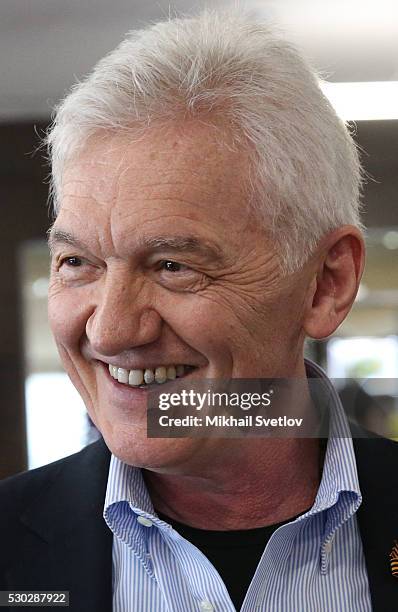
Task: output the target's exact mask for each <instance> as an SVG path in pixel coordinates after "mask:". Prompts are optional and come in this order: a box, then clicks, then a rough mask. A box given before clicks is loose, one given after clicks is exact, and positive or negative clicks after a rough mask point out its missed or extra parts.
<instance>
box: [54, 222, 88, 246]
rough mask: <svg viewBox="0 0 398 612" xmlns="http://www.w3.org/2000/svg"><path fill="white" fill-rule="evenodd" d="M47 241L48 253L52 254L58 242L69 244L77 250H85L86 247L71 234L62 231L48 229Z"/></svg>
mask: <svg viewBox="0 0 398 612" xmlns="http://www.w3.org/2000/svg"><path fill="white" fill-rule="evenodd" d="M47 241H48V247H49V249H50V252H53V250H54V247H55V245H56V244H57V243H58V242H62V243H64V244H70V245H71V246H74V247H76V248H78V249H83V250H87V247H86V246H85V245H84V243H83V242H81V241H80V240H79V239H78V238H76V237H75V236H74V235H73V234H70V233H69V232H65V231H64V230H59V229H54V228H50V229H49V230H48V231H47Z"/></svg>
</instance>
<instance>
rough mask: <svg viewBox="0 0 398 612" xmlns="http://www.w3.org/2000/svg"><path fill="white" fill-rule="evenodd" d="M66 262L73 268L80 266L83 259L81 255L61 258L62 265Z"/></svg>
mask: <svg viewBox="0 0 398 612" xmlns="http://www.w3.org/2000/svg"><path fill="white" fill-rule="evenodd" d="M65 264H66V265H67V266H70V267H71V268H78V267H79V266H81V265H82V260H81V259H80V257H65V258H64V259H61V261H60V265H61V266H62V265H65Z"/></svg>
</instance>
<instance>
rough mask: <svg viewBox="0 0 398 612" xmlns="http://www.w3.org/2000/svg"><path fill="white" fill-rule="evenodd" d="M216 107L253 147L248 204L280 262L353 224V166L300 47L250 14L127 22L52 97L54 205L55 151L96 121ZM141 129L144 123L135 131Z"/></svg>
mask: <svg viewBox="0 0 398 612" xmlns="http://www.w3.org/2000/svg"><path fill="white" fill-rule="evenodd" d="M187 117H198V119H201V120H203V118H209V117H212V118H214V119H217V117H222V118H223V121H226V122H227V124H228V126H229V131H230V133H231V134H232V135H233V138H234V139H235V141H236V142H237V143H239V146H240V147H246V150H248V151H249V152H250V155H251V171H250V177H248V185H250V190H251V191H250V197H248V201H249V206H252V207H253V209H254V210H255V211H257V213H260V215H261V218H262V221H263V222H264V227H265V228H266V229H268V231H269V232H270V233H271V235H272V237H273V239H274V240H275V241H276V244H277V248H278V251H279V254H280V259H281V265H282V268H283V269H284V271H285V272H286V273H290V272H293V271H294V270H296V269H297V268H299V267H300V266H302V265H303V263H304V262H305V261H306V259H307V258H308V257H309V255H310V254H311V253H312V251H313V249H314V248H315V247H316V245H317V244H318V242H319V240H320V239H321V238H322V236H324V235H325V234H326V233H327V232H329V231H331V230H332V229H335V228H337V227H339V226H342V225H345V224H353V225H355V226H357V227H359V228H361V227H362V225H361V222H360V219H359V212H360V191H361V177H362V173H361V167H360V163H359V160H358V154H357V149H356V146H355V144H354V142H353V140H352V138H351V136H350V134H349V132H348V130H347V128H346V126H345V125H344V123H343V122H342V121H341V120H340V119H339V118H338V117H337V115H336V113H335V111H334V110H333V108H332V107H331V105H330V103H329V101H328V100H327V99H326V98H325V96H324V95H323V94H322V92H321V90H320V88H319V84H318V78H317V76H316V74H315V73H314V71H313V70H312V69H311V68H310V67H309V65H308V64H307V63H306V61H305V60H304V59H303V58H302V56H301V54H300V53H299V52H298V51H297V49H295V47H294V46H292V45H291V44H290V43H288V42H286V41H285V40H284V39H283V38H282V37H281V36H279V35H278V34H277V33H276V32H275V30H274V29H273V28H271V27H270V26H269V25H268V24H266V23H264V22H262V21H260V20H258V18H254V17H252V16H250V15H248V14H245V13H241V12H236V11H235V10H233V11H226V12H217V11H208V10H207V11H204V12H203V13H201V14H200V15H199V16H196V17H191V18H176V19H171V20H169V21H165V22H161V23H157V24H155V25H152V26H151V27H148V28H147V29H144V30H139V31H133V32H130V33H129V34H128V35H127V36H126V38H125V40H124V41H123V42H122V43H121V44H120V45H119V46H118V47H117V48H116V49H115V50H114V51H112V52H111V53H109V55H107V56H106V57H104V58H103V59H102V60H101V61H100V62H99V63H98V64H97V65H96V67H95V68H94V70H93V72H92V73H91V74H90V75H89V76H88V77H87V78H86V79H85V80H84V81H83V82H81V83H78V84H77V85H75V86H74V87H73V89H72V91H71V93H70V94H69V95H68V96H67V97H66V98H65V99H64V100H63V102H62V103H61V104H60V105H59V106H58V108H57V110H56V114H55V118H54V121H53V124H52V125H51V127H50V129H49V132H48V134H47V144H48V146H49V151H50V158H51V163H52V171H53V182H52V195H53V199H54V211H55V214H57V212H58V209H59V191H60V184H61V181H62V172H63V168H64V166H65V163H66V162H67V161H68V160H69V159H70V158H71V157H73V156H74V155H76V153H77V152H78V151H79V150H81V148H82V147H83V146H84V145H85V143H87V140H88V138H89V137H90V136H91V135H93V134H95V133H97V132H99V131H103V130H107V131H109V130H112V131H113V130H123V131H124V132H126V131H131V134H132V136H133V134H134V131H137V129H138V130H144V131H145V129H146V128H147V127H148V126H150V125H153V124H154V122H156V123H157V124H159V125H162V123H164V124H166V123H168V122H170V121H171V122H174V121H178V120H181V119H184V118H187ZM141 133H142V132H141Z"/></svg>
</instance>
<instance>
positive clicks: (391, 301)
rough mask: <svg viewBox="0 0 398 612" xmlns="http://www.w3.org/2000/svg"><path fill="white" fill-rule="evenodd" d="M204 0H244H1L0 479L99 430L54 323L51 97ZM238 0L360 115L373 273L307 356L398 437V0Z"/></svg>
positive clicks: (374, 424) (379, 427)
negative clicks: (145, 29)
mask: <svg viewBox="0 0 398 612" xmlns="http://www.w3.org/2000/svg"><path fill="white" fill-rule="evenodd" d="M205 4H206V5H207V6H212V7H216V6H222V5H224V6H225V5H226V6H228V5H230V6H231V5H235V4H236V2H233V1H232V2H221V1H220V2H217V1H213V2H207V3H204V2H198V1H196V2H190V1H187V0H185V1H174V2H173V3H172V4H171V8H169V5H170V3H169V1H166V0H156V1H152V0H146V1H145V2H144V1H142V0H112V2H109V0H1V2H0V83H1V86H0V176H1V178H0V194H1V195H0V202H1V212H2V216H1V226H0V266H1V283H0V312H1V316H0V338H1V342H0V366H1V368H0V373H1V374H0V376H1V378H0V393H1V404H0V478H3V477H5V476H8V475H10V474H13V473H16V472H18V471H21V470H23V469H26V468H27V467H29V468H32V467H37V466H39V465H43V464H45V463H48V462H49V461H52V460H55V459H58V458H60V457H62V456H65V455H67V454H70V453H72V452H74V451H76V450H79V449H80V448H82V447H83V446H84V445H85V444H87V443H88V442H89V441H90V440H92V439H94V438H95V435H96V433H95V431H93V429H92V427H90V424H89V422H88V419H87V416H86V413H85V409H84V406H83V405H82V402H81V400H80V398H79V396H78V394H77V392H76V391H75V389H74V388H73V386H72V384H71V383H70V382H69V380H68V379H67V377H66V375H65V374H64V373H63V371H62V367H61V364H60V361H59V358H58V356H57V353H56V349H55V346H54V343H53V341H52V338H51V335H50V332H49V329H48V324H47V312H46V297H47V286H48V267H49V259H48V253H47V247H46V242H45V232H46V230H47V229H48V227H49V225H50V223H51V218H50V215H49V213H48V208H47V180H46V179H47V176H48V171H49V169H48V167H47V165H46V162H45V159H44V157H43V154H42V153H41V152H37V148H38V146H39V144H40V137H41V136H42V135H43V133H44V130H45V129H46V126H47V125H48V122H49V120H50V116H51V111H52V107H53V106H54V104H56V103H57V101H58V100H59V99H60V98H62V97H63V96H64V95H65V93H66V92H67V90H68V88H69V87H70V86H71V85H72V84H73V83H75V82H76V80H77V79H80V78H81V77H82V76H84V75H85V74H86V73H87V72H89V71H90V69H91V68H92V66H93V65H94V64H95V63H96V61H97V60H98V59H100V58H101V57H102V56H103V55H104V54H105V53H107V52H108V51H110V50H111V49H113V48H114V47H115V46H116V45H117V44H118V43H119V42H120V40H121V39H122V37H123V35H124V34H125V32H126V31H128V30H130V29H135V28H137V27H142V26H144V25H145V24H147V23H148V22H150V21H156V20H159V19H162V18H167V17H168V15H169V14H171V15H174V14H175V13H181V12H184V13H191V12H195V11H197V10H199V9H200V8H201V7H202V6H204V5H205ZM241 6H244V7H246V8H247V9H249V10H252V11H254V12H256V13H257V14H261V15H264V16H266V17H268V18H269V19H270V20H271V21H272V22H273V23H276V24H278V25H279V26H280V28H281V30H282V31H283V32H284V33H285V34H286V36H287V37H288V38H290V39H292V40H294V41H295V42H296V43H297V44H298V45H299V46H300V47H301V48H302V49H303V50H304V51H305V53H306V55H307V56H308V57H309V58H310V60H311V61H312V63H313V65H314V66H315V67H316V68H317V69H318V70H320V71H321V73H322V75H323V78H325V79H326V80H327V81H328V84H327V85H326V86H325V93H326V94H327V95H328V96H329V97H330V99H331V101H332V103H333V104H334V105H335V107H336V109H337V111H338V112H339V114H340V115H341V116H342V117H343V118H344V119H346V120H350V121H351V122H353V123H352V125H353V129H354V131H355V139H356V141H357V143H358V145H359V147H360V148H361V150H362V151H363V153H362V161H363V165H364V167H365V169H366V171H367V173H368V174H369V176H370V177H371V178H370V180H369V182H368V183H367V185H366V187H365V192H364V222H365V224H366V226H367V227H368V234H367V244H368V259H367V265H366V271H365V275H364V278H363V282H362V284H361V288H360V292H359V295H358V298H357V301H356V303H355V306H354V308H353V310H352V312H351V314H350V316H349V317H348V319H347V320H346V322H345V323H344V324H343V325H342V326H341V327H340V329H339V330H338V332H337V333H336V334H335V335H334V336H333V338H331V339H328V340H327V341H324V342H311V343H309V344H308V346H307V354H308V356H310V357H312V358H313V359H314V360H315V361H317V362H318V363H320V364H321V365H322V366H324V367H325V369H326V370H327V372H328V374H329V375H330V376H331V377H332V378H335V379H336V380H337V383H338V384H339V381H340V380H341V379H345V378H350V379H358V380H359V381H362V383H361V385H362V389H361V392H360V394H359V395H358V393H357V392H356V391H355V392H352V391H351V390H350V388H348V389H345V390H342V391H341V392H342V394H343V395H344V394H346V396H347V397H351V398H352V397H354V400H353V401H351V403H350V405H351V406H352V411H354V412H358V411H359V412H360V413H361V414H360V417H361V419H362V421H363V423H364V424H365V425H367V426H368V427H370V428H371V429H373V430H374V431H378V432H379V433H381V434H385V435H388V436H390V437H394V436H398V404H397V394H398V392H397V379H398V213H397V209H398V207H397V197H398V195H397V194H398V162H397V160H398V3H397V2H396V1H395V0H390V1H389V0H378V2H374V1H369V2H368V1H366V0H358V1H357V0H345V1H339V0H330V1H329V0H323V1H322V0H301V1H300V2H297V1H295V0H277V1H272V0H269V1H268V0H262V1H254V0H253V1H252V2H251V1H250V0H247V1H246V2H241ZM364 380H365V383H366V384H363V381H364ZM350 393H351V395H350ZM352 393H354V395H352ZM355 398H357V399H355ZM358 398H359V399H358ZM364 398H365V399H364ZM359 400H360V401H359ZM373 406H377V410H376V411H373V410H372V407H373Z"/></svg>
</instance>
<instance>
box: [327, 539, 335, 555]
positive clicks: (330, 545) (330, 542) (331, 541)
mask: <svg viewBox="0 0 398 612" xmlns="http://www.w3.org/2000/svg"><path fill="white" fill-rule="evenodd" d="M332 543H333V540H328V541H327V542H326V544H325V553H327V554H329V553H330V551H331V550H332Z"/></svg>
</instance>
